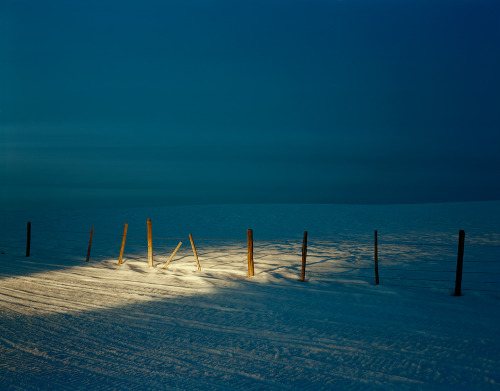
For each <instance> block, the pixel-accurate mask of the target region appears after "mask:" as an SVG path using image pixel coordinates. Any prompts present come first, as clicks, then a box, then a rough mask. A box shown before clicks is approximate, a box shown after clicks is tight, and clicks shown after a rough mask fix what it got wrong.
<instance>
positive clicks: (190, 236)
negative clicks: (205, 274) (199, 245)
mask: <svg viewBox="0 0 500 391" xmlns="http://www.w3.org/2000/svg"><path fill="white" fill-rule="evenodd" d="M189 240H190V241H191V247H192V248H193V254H194V259H196V265H197V266H198V270H201V266H200V261H199V260H198V253H197V252H196V247H195V246H194V241H193V235H191V234H189Z"/></svg>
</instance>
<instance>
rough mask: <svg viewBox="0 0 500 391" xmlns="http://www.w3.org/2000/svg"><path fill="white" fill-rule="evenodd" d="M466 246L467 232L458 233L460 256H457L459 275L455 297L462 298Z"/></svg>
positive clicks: (456, 279) (456, 280) (457, 274)
mask: <svg viewBox="0 0 500 391" xmlns="http://www.w3.org/2000/svg"><path fill="white" fill-rule="evenodd" d="M464 245H465V231H463V230H460V231H459V232H458V256H457V273H456V277H455V292H454V293H453V296H462V271H463V267H464Z"/></svg>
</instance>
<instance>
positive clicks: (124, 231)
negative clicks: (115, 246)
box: [118, 223, 128, 265]
mask: <svg viewBox="0 0 500 391" xmlns="http://www.w3.org/2000/svg"><path fill="white" fill-rule="evenodd" d="M127 228H128V224H127V223H125V228H124V229H123V238H122V247H121V249H120V257H119V258H118V265H121V264H122V259H123V251H124V250H125V241H126V240H127Z"/></svg>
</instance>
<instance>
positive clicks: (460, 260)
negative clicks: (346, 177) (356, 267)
mask: <svg viewBox="0 0 500 391" xmlns="http://www.w3.org/2000/svg"><path fill="white" fill-rule="evenodd" d="M127 229H128V224H127V223H125V228H124V230H123V237H122V246H121V249H120V256H119V258H118V265H121V264H122V259H123V252H124V250H125V242H126V239H127ZM147 233H148V265H149V266H150V267H153V266H154V262H153V229H152V224H151V219H148V221H147ZM93 234H94V227H92V228H91V229H90V239H89V247H88V250H87V259H86V262H88V261H89V259H90V251H91V248H92V236H93ZM189 240H190V242H191V247H192V249H193V254H194V257H195V260H196V264H197V266H198V270H201V266H200V261H199V259H198V253H197V252H196V247H195V245H194V240H193V236H192V235H191V234H189ZM247 244H248V255H247V263H248V277H252V276H254V275H255V269H254V261H253V230H251V229H248V230H247ZM181 245H182V242H179V244H178V245H177V247H176V249H175V250H174V252H173V253H172V255H171V256H170V258H169V260H168V261H167V262H166V263H165V265H164V266H163V268H166V267H167V266H168V265H169V263H170V261H172V259H173V257H174V256H175V253H176V252H177V250H179V248H180V246H181ZM464 247H465V231H463V230H460V231H459V232H458V256H457V269H456V276H455V291H454V293H453V296H461V295H462V271H463V264H464ZM30 249H31V222H28V227H27V238H26V256H27V257H29V256H30ZM373 257H374V261H375V285H379V284H380V279H379V273H378V236H377V230H375V232H374V255H373ZM306 260H307V231H304V238H303V241H302V268H301V272H300V281H305V279H306Z"/></svg>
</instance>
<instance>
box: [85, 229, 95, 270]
mask: <svg viewBox="0 0 500 391" xmlns="http://www.w3.org/2000/svg"><path fill="white" fill-rule="evenodd" d="M92 235H94V227H92V228H91V229H90V239H89V249H88V250H87V260H86V262H88V261H89V259H90V249H91V248H92Z"/></svg>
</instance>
